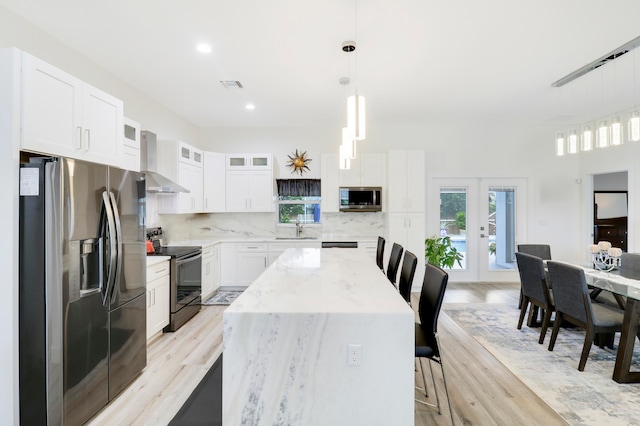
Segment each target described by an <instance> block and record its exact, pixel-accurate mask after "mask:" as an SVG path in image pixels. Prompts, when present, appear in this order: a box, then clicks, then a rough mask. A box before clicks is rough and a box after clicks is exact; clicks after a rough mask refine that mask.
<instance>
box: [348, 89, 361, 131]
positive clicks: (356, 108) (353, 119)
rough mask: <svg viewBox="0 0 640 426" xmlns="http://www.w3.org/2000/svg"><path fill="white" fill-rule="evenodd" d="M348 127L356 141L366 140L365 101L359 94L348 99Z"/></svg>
mask: <svg viewBox="0 0 640 426" xmlns="http://www.w3.org/2000/svg"><path fill="white" fill-rule="evenodd" d="M347 127H348V128H349V130H350V132H351V134H353V138H354V139H355V140H357V141H361V140H364V139H366V132H365V100H364V96H361V95H358V93H357V92H356V94H355V95H351V96H349V97H348V98H347Z"/></svg>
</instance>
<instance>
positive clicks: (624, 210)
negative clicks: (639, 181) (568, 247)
mask: <svg viewBox="0 0 640 426" xmlns="http://www.w3.org/2000/svg"><path fill="white" fill-rule="evenodd" d="M628 179H629V178H628V173H627V172H626V171H624V172H616V173H604V174H598V175H593V243H594V244H597V243H598V242H599V241H608V242H610V243H611V245H612V246H613V247H618V248H620V249H622V251H625V252H626V251H627V241H628V230H629V227H628V204H629V200H628V187H629V180H628Z"/></svg>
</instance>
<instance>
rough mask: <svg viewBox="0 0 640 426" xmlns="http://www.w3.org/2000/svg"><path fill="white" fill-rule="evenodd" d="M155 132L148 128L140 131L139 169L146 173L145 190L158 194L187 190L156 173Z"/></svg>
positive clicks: (156, 147)
mask: <svg viewBox="0 0 640 426" xmlns="http://www.w3.org/2000/svg"><path fill="white" fill-rule="evenodd" d="M157 149H158V146H157V142H156V134H155V133H153V132H150V131H148V130H143V131H141V132H140V161H141V164H140V166H141V167H140V169H141V171H142V172H144V173H145V174H146V178H147V192H153V193H159V194H175V193H178V192H186V193H188V192H189V190H188V189H186V188H184V187H182V186H180V185H178V184H177V183H176V182H174V181H172V180H171V179H169V178H167V177H166V176H164V175H162V174H161V173H158V170H157V167H158V155H157Z"/></svg>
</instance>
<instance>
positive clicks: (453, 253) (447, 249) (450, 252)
mask: <svg viewBox="0 0 640 426" xmlns="http://www.w3.org/2000/svg"><path fill="white" fill-rule="evenodd" d="M424 258H425V261H427V262H428V263H430V264H432V265H436V266H439V267H441V268H449V269H451V268H453V265H454V263H456V262H457V263H458V266H460V267H462V264H461V263H460V261H461V260H462V253H460V252H459V251H458V250H457V249H456V248H455V247H453V245H452V244H451V237H449V236H448V235H447V236H444V237H438V236H436V235H434V236H433V237H430V238H427V239H426V240H424Z"/></svg>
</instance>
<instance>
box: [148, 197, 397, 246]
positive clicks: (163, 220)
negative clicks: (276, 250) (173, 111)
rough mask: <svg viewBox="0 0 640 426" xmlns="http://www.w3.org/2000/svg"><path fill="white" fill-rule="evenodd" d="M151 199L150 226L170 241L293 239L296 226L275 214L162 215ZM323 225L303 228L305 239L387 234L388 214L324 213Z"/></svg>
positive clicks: (149, 199)
mask: <svg viewBox="0 0 640 426" xmlns="http://www.w3.org/2000/svg"><path fill="white" fill-rule="evenodd" d="M149 195H151V196H148V197H147V226H161V227H162V228H163V230H164V234H165V238H166V240H167V241H168V242H169V243H171V241H172V240H173V241H180V240H186V239H207V238H251V237H276V236H278V237H283V236H284V237H291V236H295V227H293V226H288V227H287V226H284V227H277V226H276V220H277V217H276V214H275V213H199V214H158V211H157V207H156V205H157V202H156V199H155V197H156V196H157V195H155V194H149ZM321 220H322V224H321V225H320V226H315V225H305V226H303V235H304V236H313V237H319V238H343V237H377V236H378V235H384V225H385V213H323V214H322V218H321Z"/></svg>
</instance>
